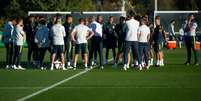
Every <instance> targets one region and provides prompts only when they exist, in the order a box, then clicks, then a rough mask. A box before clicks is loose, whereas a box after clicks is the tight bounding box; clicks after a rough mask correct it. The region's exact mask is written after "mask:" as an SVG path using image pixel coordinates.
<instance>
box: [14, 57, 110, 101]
mask: <svg viewBox="0 0 201 101" xmlns="http://www.w3.org/2000/svg"><path fill="white" fill-rule="evenodd" d="M110 61H112V59H109V62H110ZM96 67H98V66H96ZM90 70H92V69H88V70H84V71H81V72H79V73H77V74H75V75H73V76H71V77H68V78H66V79H64V80H62V81H59V82H57V83H55V84H53V85H50V86H48V87H46V88H44V89H41V90H39V91H37V92H34V93H32V94H30V95H27V96H25V97H22V98H20V99H18V100H17V101H25V100H27V99H30V98H32V97H34V96H36V95H38V94H41V93H43V92H46V91H48V90H50V89H52V88H54V87H56V86H59V85H61V84H63V83H65V82H68V81H69V80H71V79H73V78H76V77H78V76H80V75H82V74H85V73H87V72H88V71H90Z"/></svg>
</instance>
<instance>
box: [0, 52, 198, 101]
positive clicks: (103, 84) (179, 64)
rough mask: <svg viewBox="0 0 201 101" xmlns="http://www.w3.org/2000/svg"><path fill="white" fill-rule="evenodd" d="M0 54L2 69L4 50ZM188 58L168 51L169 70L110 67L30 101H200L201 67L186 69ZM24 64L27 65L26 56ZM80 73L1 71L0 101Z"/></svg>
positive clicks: (26, 93) (95, 71)
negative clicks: (126, 69)
mask: <svg viewBox="0 0 201 101" xmlns="http://www.w3.org/2000/svg"><path fill="white" fill-rule="evenodd" d="M24 53H26V49H25V50H24ZM0 54H1V57H0V61H1V66H2V68H3V67H4V61H5V51H4V49H0ZM185 58H186V55H185V50H184V49H176V50H173V51H170V50H165V62H166V66H165V67H161V68H155V67H151V68H150V70H143V71H138V70H135V69H132V68H131V69H129V70H128V71H123V70H122V69H121V67H122V65H120V66H119V67H118V68H116V69H114V68H112V66H111V65H107V66H105V69H104V70H100V69H94V70H91V71H89V72H87V73H86V74H83V75H81V76H79V77H77V78H74V79H72V80H70V81H68V82H65V83H63V84H61V85H59V86H57V87H55V88H53V89H50V90H48V91H46V92H43V93H41V94H39V95H36V96H34V97H32V98H30V99H28V100H27V101H201V66H192V65H191V66H185V65H183V63H184V62H185ZM48 59H49V58H48V56H46V61H48ZM22 61H23V62H24V63H25V61H26V55H25V54H23V59H22ZM24 65H25V64H24ZM25 66H26V65H25ZM80 71H83V70H82V69H79V70H76V71H73V70H69V71H60V70H55V71H49V70H46V71H40V70H33V69H29V70H26V71H14V70H5V69H0V101H13V100H17V99H19V98H22V97H25V96H27V95H29V94H31V93H34V92H36V91H38V90H40V89H43V88H46V87H48V86H50V85H52V84H54V83H56V82H59V81H61V80H63V79H66V78H68V77H70V76H72V75H75V74H77V73H79V72H80Z"/></svg>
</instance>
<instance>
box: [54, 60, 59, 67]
mask: <svg viewBox="0 0 201 101" xmlns="http://www.w3.org/2000/svg"><path fill="white" fill-rule="evenodd" d="M54 66H55V68H56V69H59V68H60V66H61V62H60V61H59V60H56V61H55V62H54Z"/></svg>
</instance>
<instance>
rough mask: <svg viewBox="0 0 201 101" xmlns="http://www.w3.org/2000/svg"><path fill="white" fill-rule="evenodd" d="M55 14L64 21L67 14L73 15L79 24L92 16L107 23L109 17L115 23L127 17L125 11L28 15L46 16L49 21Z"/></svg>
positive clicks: (58, 12)
mask: <svg viewBox="0 0 201 101" xmlns="http://www.w3.org/2000/svg"><path fill="white" fill-rule="evenodd" d="M55 14H60V15H61V16H62V18H63V19H64V18H65V16H66V15H67V14H71V15H72V16H73V18H74V19H75V20H74V21H75V22H77V20H78V19H79V18H81V17H82V18H88V17H90V16H97V15H101V16H103V17H104V20H105V21H107V20H108V17H109V16H114V21H115V22H118V21H119V17H120V16H125V15H126V12H125V11H83V12H70V11H65V12H62V11H29V12H28V15H29V16H30V15H33V16H44V17H46V18H47V19H48V20H50V19H51V18H52V17H53V16H54V15H55Z"/></svg>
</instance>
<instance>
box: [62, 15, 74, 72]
mask: <svg viewBox="0 0 201 101" xmlns="http://www.w3.org/2000/svg"><path fill="white" fill-rule="evenodd" d="M64 27H65V31H66V37H65V38H64V41H65V53H66V59H67V66H68V68H69V69H70V68H72V67H71V62H72V61H71V59H72V57H71V54H72V52H71V51H72V42H71V35H70V34H71V32H72V30H73V28H74V25H73V17H72V16H71V15H66V22H65V23H64Z"/></svg>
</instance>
